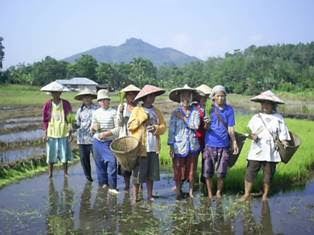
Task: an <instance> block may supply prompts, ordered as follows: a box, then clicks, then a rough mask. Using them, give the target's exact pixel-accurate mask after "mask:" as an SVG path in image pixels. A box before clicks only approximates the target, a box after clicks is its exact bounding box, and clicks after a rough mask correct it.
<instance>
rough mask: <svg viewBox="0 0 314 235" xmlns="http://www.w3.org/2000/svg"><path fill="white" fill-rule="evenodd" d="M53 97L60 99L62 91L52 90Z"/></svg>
mask: <svg viewBox="0 0 314 235" xmlns="http://www.w3.org/2000/svg"><path fill="white" fill-rule="evenodd" d="M50 93H51V96H52V98H53V99H60V96H61V93H62V92H61V91H52V92H50Z"/></svg>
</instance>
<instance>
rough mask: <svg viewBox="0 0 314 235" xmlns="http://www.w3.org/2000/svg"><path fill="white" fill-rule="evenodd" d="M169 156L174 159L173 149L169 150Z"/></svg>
mask: <svg viewBox="0 0 314 235" xmlns="http://www.w3.org/2000/svg"><path fill="white" fill-rule="evenodd" d="M169 155H170V157H171V158H174V151H173V147H170V149H169Z"/></svg>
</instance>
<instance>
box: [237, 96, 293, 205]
mask: <svg viewBox="0 0 314 235" xmlns="http://www.w3.org/2000/svg"><path fill="white" fill-rule="evenodd" d="M251 101H253V102H259V103H261V112H260V113H258V114H255V115H254V116H253V117H252V119H251V120H250V121H249V124H248V128H249V130H250V137H251V138H252V140H253V141H252V145H251V148H250V151H249V154H248V157H247V160H248V164H247V169H246V175H245V181H244V187H245V193H244V195H243V196H242V198H241V201H245V200H248V199H250V193H251V190H252V186H253V182H254V181H255V178H256V175H257V173H258V171H259V170H260V168H263V174H264V180H263V183H264V185H263V196H262V200H263V201H266V200H268V194H269V190H270V185H271V182H272V179H273V176H274V174H275V171H276V164H277V163H278V162H280V161H281V160H280V156H279V152H278V151H277V149H276V146H275V143H274V139H275V138H279V139H280V140H281V141H282V142H283V143H284V144H286V145H288V142H287V141H289V140H290V136H289V131H288V128H287V126H286V125H285V122H284V119H283V117H282V116H281V115H280V114H279V113H277V110H276V108H277V105H278V104H284V102H283V101H282V100H281V99H279V98H278V97H277V96H276V95H275V94H274V93H273V92H271V91H270V90H268V91H265V92H262V93H261V94H259V95H258V96H255V97H253V98H251Z"/></svg>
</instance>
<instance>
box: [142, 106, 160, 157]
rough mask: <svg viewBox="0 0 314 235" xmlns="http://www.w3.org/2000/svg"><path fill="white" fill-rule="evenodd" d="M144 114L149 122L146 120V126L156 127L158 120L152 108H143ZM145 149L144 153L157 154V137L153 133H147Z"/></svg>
mask: <svg viewBox="0 0 314 235" xmlns="http://www.w3.org/2000/svg"><path fill="white" fill-rule="evenodd" d="M144 110H145V112H146V113H147V114H148V115H149V120H148V122H149V123H148V124H149V125H158V124H159V119H158V116H157V113H156V111H155V109H154V107H152V108H144ZM146 141H147V145H146V146H147V148H146V151H147V152H157V151H158V147H157V137H156V135H155V134H154V133H152V132H149V131H147V138H146Z"/></svg>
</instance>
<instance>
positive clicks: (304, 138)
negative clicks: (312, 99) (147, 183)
mask: <svg viewBox="0 0 314 235" xmlns="http://www.w3.org/2000/svg"><path fill="white" fill-rule="evenodd" d="M250 118H251V116H248V115H238V116H237V119H236V130H237V131H238V132H240V133H245V132H246V131H247V124H248V121H249V120H250ZM286 124H287V126H288V128H289V130H291V131H292V132H294V133H296V134H297V135H298V136H299V137H300V138H301V142H302V144H301V146H300V148H299V149H298V151H297V152H296V153H295V155H294V157H293V158H292V159H291V160H290V162H289V163H288V164H284V163H279V164H278V165H277V171H276V174H275V177H274V181H273V186H272V191H278V190H287V189H291V188H292V187H295V186H298V185H304V184H305V182H306V181H307V180H308V179H309V177H310V175H311V174H310V173H311V171H312V170H313V169H314V151H313V143H312V138H313V137H312V136H313V134H312V133H314V122H313V121H308V120H297V119H289V118H288V119H286ZM250 144H251V140H249V139H247V140H246V142H245V144H244V146H243V149H242V152H241V154H240V156H239V159H238V161H237V163H236V164H235V165H234V166H233V167H232V168H231V169H229V171H228V175H227V177H226V179H225V191H226V192H233V193H240V192H243V187H244V177H245V171H246V165H247V160H246V158H247V155H248V152H249V148H250ZM161 146H162V147H161V152H160V162H161V164H162V165H163V166H167V167H169V168H171V166H172V160H171V158H170V156H169V146H168V145H167V134H164V135H162V136H161ZM198 169H199V172H200V158H199V164H198ZM262 180H263V179H262V173H261V172H260V173H259V175H258V177H257V180H256V182H255V184H254V188H253V189H254V190H255V191H259V190H260V189H261V187H262Z"/></svg>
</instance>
